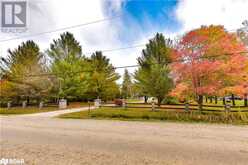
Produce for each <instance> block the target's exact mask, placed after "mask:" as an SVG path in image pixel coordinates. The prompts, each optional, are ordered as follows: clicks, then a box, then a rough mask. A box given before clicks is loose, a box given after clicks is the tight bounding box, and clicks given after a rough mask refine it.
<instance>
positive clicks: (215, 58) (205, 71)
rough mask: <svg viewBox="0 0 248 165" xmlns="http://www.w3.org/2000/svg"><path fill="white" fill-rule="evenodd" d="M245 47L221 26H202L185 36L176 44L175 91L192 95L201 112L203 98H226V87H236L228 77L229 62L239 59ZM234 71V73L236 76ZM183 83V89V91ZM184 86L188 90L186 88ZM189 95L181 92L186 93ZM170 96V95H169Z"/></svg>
mask: <svg viewBox="0 0 248 165" xmlns="http://www.w3.org/2000/svg"><path fill="white" fill-rule="evenodd" d="M245 50H246V49H245V46H244V45H243V44H242V43H241V42H240V41H239V40H238V39H237V37H236V35H235V34H231V33H228V32H227V31H226V30H225V29H224V27H223V26H214V25H211V26H202V27H201V28H198V29H195V30H192V31H190V32H188V33H186V34H185V35H184V36H183V37H182V39H181V40H180V42H179V43H178V45H177V53H176V55H175V57H174V58H175V60H176V63H175V64H174V75H175V76H174V77H175V80H176V83H177V86H176V89H175V90H174V93H175V91H177V89H179V91H180V90H181V92H177V95H178V94H180V93H181V94H182V95H183V96H184V97H186V96H189V95H190V96H193V97H194V98H195V99H196V100H197V102H198V104H199V109H200V110H201V109H202V103H203V96H204V95H207V96H216V95H219V96H223V97H224V96H225V94H227V93H223V91H226V90H224V89H225V88H226V87H230V86H235V85H236V84H235V83H236V81H233V80H232V79H233V77H230V76H229V75H230V74H231V71H233V70H230V69H228V66H230V65H231V63H230V60H234V59H239V58H241V57H242V54H241V53H240V52H243V51H245ZM238 70H240V69H239V68H236V71H235V73H236V74H239V73H238ZM182 84H184V88H182ZM185 87H187V88H185ZM186 89H187V90H188V91H190V92H184V91H185V90H186ZM172 93H173V92H172Z"/></svg>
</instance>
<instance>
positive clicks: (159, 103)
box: [158, 97, 162, 107]
mask: <svg viewBox="0 0 248 165" xmlns="http://www.w3.org/2000/svg"><path fill="white" fill-rule="evenodd" d="M161 102H162V98H161V97H158V106H159V107H160V105H161Z"/></svg>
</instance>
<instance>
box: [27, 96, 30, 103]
mask: <svg viewBox="0 0 248 165" xmlns="http://www.w3.org/2000/svg"><path fill="white" fill-rule="evenodd" d="M29 104H30V97H29V96H27V105H29Z"/></svg>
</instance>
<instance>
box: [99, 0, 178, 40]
mask: <svg viewBox="0 0 248 165" xmlns="http://www.w3.org/2000/svg"><path fill="white" fill-rule="evenodd" d="M103 3H104V4H103V8H104V11H105V13H106V15H107V16H110V17H113V16H116V15H119V14H121V19H122V20H121V21H122V24H123V25H124V26H126V27H128V28H120V31H119V36H120V39H121V40H124V41H126V40H128V39H130V36H131V37H133V38H134V37H135V38H139V36H137V35H141V34H143V35H144V34H149V33H155V32H164V31H167V32H168V33H174V32H176V31H178V30H180V28H181V22H180V21H179V20H178V19H177V17H176V15H175V14H176V13H175V10H176V8H177V5H178V1H176V0H125V1H122V2H121V5H120V8H119V9H118V10H114V9H113V8H111V7H109V6H113V5H114V3H116V2H115V1H113V0H107V1H103ZM126 36H128V39H127V37H126Z"/></svg>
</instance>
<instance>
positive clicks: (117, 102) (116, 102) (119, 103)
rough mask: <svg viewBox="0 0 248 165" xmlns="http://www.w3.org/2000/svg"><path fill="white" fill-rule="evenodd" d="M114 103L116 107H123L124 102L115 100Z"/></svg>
mask: <svg viewBox="0 0 248 165" xmlns="http://www.w3.org/2000/svg"><path fill="white" fill-rule="evenodd" d="M114 103H115V105H116V106H122V104H123V101H122V99H115V101H114Z"/></svg>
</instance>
